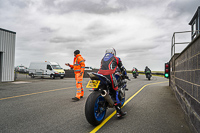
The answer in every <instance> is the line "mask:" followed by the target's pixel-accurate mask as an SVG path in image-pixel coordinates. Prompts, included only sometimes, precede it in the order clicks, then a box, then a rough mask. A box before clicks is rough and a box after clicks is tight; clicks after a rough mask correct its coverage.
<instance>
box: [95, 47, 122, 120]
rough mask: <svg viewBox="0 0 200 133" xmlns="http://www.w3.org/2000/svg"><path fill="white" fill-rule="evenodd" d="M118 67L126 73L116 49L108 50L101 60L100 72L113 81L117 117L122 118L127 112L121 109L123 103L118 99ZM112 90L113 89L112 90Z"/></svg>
mask: <svg viewBox="0 0 200 133" xmlns="http://www.w3.org/2000/svg"><path fill="white" fill-rule="evenodd" d="M117 67H118V68H119V69H120V70H121V72H122V74H124V75H126V69H125V68H124V67H123V65H122V62H121V60H120V58H118V57H116V51H115V49H114V48H110V49H107V50H106V54H105V56H104V57H103V59H102V60H101V68H100V69H99V71H98V73H99V74H102V75H104V76H106V77H107V78H108V79H109V80H110V81H111V83H112V88H113V90H114V91H115V92H116V101H117V102H116V103H115V108H116V110H117V117H118V118H120V117H122V116H124V115H126V112H122V111H121V103H120V101H119V99H118V94H119V90H118V83H117V80H116V78H115V71H116V69H117ZM111 91H112V90H111Z"/></svg>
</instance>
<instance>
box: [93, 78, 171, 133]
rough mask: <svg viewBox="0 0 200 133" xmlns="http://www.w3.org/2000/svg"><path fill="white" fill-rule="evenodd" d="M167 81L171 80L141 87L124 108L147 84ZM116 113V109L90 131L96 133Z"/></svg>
mask: <svg viewBox="0 0 200 133" xmlns="http://www.w3.org/2000/svg"><path fill="white" fill-rule="evenodd" d="M165 82H169V81H164V82H156V83H150V84H146V85H144V86H143V87H142V88H141V89H139V90H138V91H137V92H136V93H135V94H134V95H133V96H131V97H130V98H129V99H128V100H126V102H125V103H124V105H123V106H122V108H123V107H124V106H125V105H126V104H127V103H128V102H129V101H131V100H132V99H133V98H134V97H135V96H136V95H137V94H138V93H140V92H141V91H142V90H143V89H144V88H145V87H146V86H149V85H153V84H161V83H165ZM115 114H116V111H114V112H113V113H112V114H111V115H109V116H108V117H107V118H106V119H105V120H104V121H103V122H102V123H101V124H100V125H98V126H97V127H95V128H94V129H93V130H92V131H91V132H90V133H96V132H97V131H98V130H99V129H100V128H101V127H102V126H103V125H105V124H106V122H108V121H109V120H110V119H111V118H112V117H113V116H114V115H115Z"/></svg>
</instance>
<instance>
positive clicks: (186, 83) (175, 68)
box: [169, 36, 200, 133]
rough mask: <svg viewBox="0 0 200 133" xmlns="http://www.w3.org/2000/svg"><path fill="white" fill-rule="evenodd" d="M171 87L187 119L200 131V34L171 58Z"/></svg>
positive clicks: (195, 129)
mask: <svg viewBox="0 0 200 133" xmlns="http://www.w3.org/2000/svg"><path fill="white" fill-rule="evenodd" d="M170 70H171V72H170V82H169V84H170V87H171V88H172V89H173V90H174V91H175V95H176V97H177V99H178V101H179V102H180V104H181V106H182V108H183V110H184V112H185V114H186V116H187V117H186V118H187V120H188V121H189V122H190V124H191V125H192V127H193V129H194V131H195V132H198V133H200V36H198V37H196V38H195V39H194V40H193V41H192V42H191V43H190V44H189V45H188V46H187V47H186V48H185V49H184V50H183V51H182V52H181V53H180V54H175V55H174V56H173V57H172V58H171V60H170Z"/></svg>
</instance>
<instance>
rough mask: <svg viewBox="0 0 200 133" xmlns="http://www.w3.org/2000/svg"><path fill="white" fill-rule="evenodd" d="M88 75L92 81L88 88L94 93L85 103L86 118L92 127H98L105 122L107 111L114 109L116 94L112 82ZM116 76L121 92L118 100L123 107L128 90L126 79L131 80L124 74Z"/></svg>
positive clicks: (97, 75)
mask: <svg viewBox="0 0 200 133" xmlns="http://www.w3.org/2000/svg"><path fill="white" fill-rule="evenodd" d="M88 75H89V77H90V79H91V80H90V81H89V82H88V84H87V86H86V88H93V92H92V93H91V94H90V95H89V96H88V98H87V101H86V103H85V116H86V119H87V121H88V122H89V123H90V124H91V125H94V126H97V125H99V124H100V123H101V122H102V121H103V120H104V117H105V115H106V110H107V109H108V108H113V107H114V101H115V100H116V99H115V95H116V94H115V93H116V92H115V91H114V90H113V89H112V84H111V81H110V80H109V79H108V78H106V77H105V76H103V75H101V74H98V73H94V72H91V73H88ZM116 76H119V78H118V79H117V81H118V88H119V90H120V91H119V96H118V99H119V101H120V102H121V105H122V106H123V104H124V102H125V90H128V89H126V86H127V85H126V83H127V81H126V79H128V80H129V78H128V76H126V75H122V74H121V75H116Z"/></svg>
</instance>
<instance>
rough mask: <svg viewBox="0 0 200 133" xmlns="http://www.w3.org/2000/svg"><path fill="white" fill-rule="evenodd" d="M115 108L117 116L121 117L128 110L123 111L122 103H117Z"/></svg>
mask: <svg viewBox="0 0 200 133" xmlns="http://www.w3.org/2000/svg"><path fill="white" fill-rule="evenodd" d="M115 108H116V110H117V118H121V117H122V116H125V115H126V114H127V112H123V111H121V104H120V103H119V104H115Z"/></svg>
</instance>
